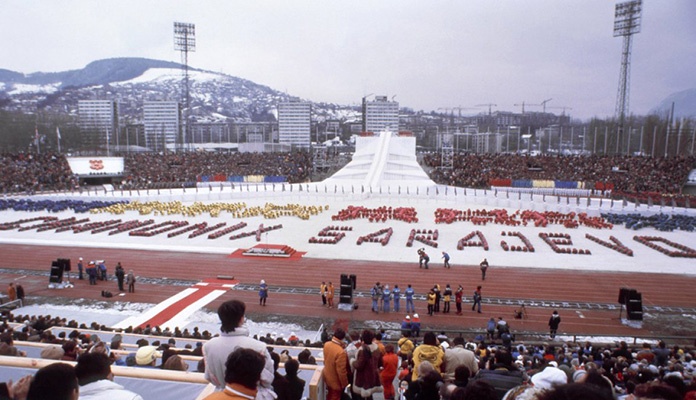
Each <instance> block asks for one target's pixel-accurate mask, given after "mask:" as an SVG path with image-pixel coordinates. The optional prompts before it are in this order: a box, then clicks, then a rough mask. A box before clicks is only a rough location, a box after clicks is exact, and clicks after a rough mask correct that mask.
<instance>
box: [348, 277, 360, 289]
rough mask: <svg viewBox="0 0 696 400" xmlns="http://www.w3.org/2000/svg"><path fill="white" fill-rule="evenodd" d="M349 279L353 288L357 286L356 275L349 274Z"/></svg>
mask: <svg viewBox="0 0 696 400" xmlns="http://www.w3.org/2000/svg"><path fill="white" fill-rule="evenodd" d="M350 280H351V282H353V290H355V288H356V287H357V286H356V285H357V284H358V277H356V276H355V275H351V276H350Z"/></svg>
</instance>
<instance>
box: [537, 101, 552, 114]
mask: <svg viewBox="0 0 696 400" xmlns="http://www.w3.org/2000/svg"><path fill="white" fill-rule="evenodd" d="M551 100H553V99H546V100H544V101H542V102H541V104H539V105H540V106H542V107H543V108H544V113H546V103H548V102H549V101H551Z"/></svg>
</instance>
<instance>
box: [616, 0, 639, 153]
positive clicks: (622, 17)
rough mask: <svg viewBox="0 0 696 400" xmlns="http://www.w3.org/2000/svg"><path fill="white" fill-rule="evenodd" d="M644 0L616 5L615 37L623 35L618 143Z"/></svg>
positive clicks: (617, 112) (622, 125) (618, 95)
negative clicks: (633, 44) (634, 44)
mask: <svg viewBox="0 0 696 400" xmlns="http://www.w3.org/2000/svg"><path fill="white" fill-rule="evenodd" d="M642 8H643V2H642V0H632V1H627V2H624V3H618V4H617V5H616V9H615V13H614V37H617V36H623V38H624V41H623V51H622V53H621V74H620V76H619V91H618V94H617V96H616V117H617V118H618V120H619V126H618V137H617V138H616V140H617V144H618V141H619V140H621V134H622V133H623V129H624V123H625V120H626V114H627V113H628V91H629V82H630V74H631V43H632V41H631V38H632V37H633V35H634V34H636V33H639V32H640V19H641V10H642Z"/></svg>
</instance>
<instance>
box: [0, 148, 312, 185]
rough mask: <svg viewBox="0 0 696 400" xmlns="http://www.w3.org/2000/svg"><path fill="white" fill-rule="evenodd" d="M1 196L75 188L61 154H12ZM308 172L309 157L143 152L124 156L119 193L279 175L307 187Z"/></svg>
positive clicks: (2, 163)
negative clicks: (207, 179)
mask: <svg viewBox="0 0 696 400" xmlns="http://www.w3.org/2000/svg"><path fill="white" fill-rule="evenodd" d="M0 170H2V172H3V173H2V175H0V193H38V192H42V191H71V190H77V189H79V182H78V178H77V176H76V175H74V174H73V172H72V170H71V169H70V165H69V164H68V161H67V158H66V156H65V155H64V154H58V153H51V152H47V153H41V154H35V153H16V154H3V155H0ZM311 170H312V157H311V155H310V154H309V153H308V152H303V151H294V152H290V153H208V152H189V153H165V154H158V153H141V154H132V155H127V156H125V157H124V180H123V184H122V186H121V188H122V189H148V188H156V187H160V185H161V184H165V185H168V186H167V187H172V185H174V184H177V185H181V184H183V183H185V182H196V181H198V180H199V179H200V178H201V177H203V176H207V177H213V176H223V177H225V179H226V177H227V176H246V175H265V176H283V177H285V179H286V180H287V181H288V182H290V183H298V182H305V181H307V179H308V178H309V174H310V172H311Z"/></svg>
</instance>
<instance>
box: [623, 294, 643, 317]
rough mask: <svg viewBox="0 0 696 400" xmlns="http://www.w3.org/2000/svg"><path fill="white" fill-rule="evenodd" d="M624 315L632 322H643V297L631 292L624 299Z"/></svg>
mask: <svg viewBox="0 0 696 400" xmlns="http://www.w3.org/2000/svg"><path fill="white" fill-rule="evenodd" d="M626 313H627V314H628V319H629V320H632V321H642V320H643V295H642V294H640V293H638V292H637V291H635V290H633V291H631V292H630V293H629V294H628V297H627V298H626Z"/></svg>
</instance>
